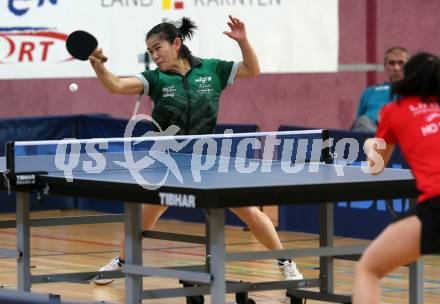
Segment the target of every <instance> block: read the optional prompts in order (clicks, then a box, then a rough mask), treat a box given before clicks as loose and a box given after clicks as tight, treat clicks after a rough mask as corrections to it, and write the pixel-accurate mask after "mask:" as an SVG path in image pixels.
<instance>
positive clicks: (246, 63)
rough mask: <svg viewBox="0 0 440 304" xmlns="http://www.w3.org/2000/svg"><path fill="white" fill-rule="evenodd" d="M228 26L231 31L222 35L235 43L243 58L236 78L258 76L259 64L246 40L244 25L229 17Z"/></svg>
mask: <svg viewBox="0 0 440 304" xmlns="http://www.w3.org/2000/svg"><path fill="white" fill-rule="evenodd" d="M228 25H229V27H230V28H231V31H230V32H228V31H225V32H223V33H224V34H225V35H226V36H228V37H229V38H231V39H233V40H235V41H237V43H238V46H239V47H240V49H241V55H242V57H243V61H242V62H240V65H239V66H238V70H237V78H240V77H253V76H257V75H258V74H260V64H259V63H258V58H257V54H255V51H254V49H253V48H252V46H251V44H250V43H249V40H248V38H247V35H246V27H245V25H244V23H243V22H242V21H240V20H239V19H237V18H235V17H232V16H231V15H229V22H228Z"/></svg>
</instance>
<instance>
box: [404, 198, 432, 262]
mask: <svg viewBox="0 0 440 304" xmlns="http://www.w3.org/2000/svg"><path fill="white" fill-rule="evenodd" d="M412 215H416V216H417V217H418V218H419V219H420V221H421V222H422V235H421V244H420V246H421V248H420V249H421V253H422V254H435V253H440V196H436V197H434V198H431V199H428V200H426V201H424V202H422V203H419V204H417V206H416V207H415V208H413V209H411V210H410V211H408V212H407V213H406V214H404V215H402V216H400V217H398V218H397V220H401V219H404V218H407V217H409V216H412Z"/></svg>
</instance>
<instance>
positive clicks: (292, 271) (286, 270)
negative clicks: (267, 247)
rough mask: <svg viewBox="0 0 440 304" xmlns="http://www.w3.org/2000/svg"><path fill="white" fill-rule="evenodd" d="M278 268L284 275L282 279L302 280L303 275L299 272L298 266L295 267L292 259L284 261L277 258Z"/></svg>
mask: <svg viewBox="0 0 440 304" xmlns="http://www.w3.org/2000/svg"><path fill="white" fill-rule="evenodd" d="M277 265H278V269H279V270H280V271H281V273H282V274H283V276H284V280H302V279H304V278H303V275H302V273H301V272H299V270H298V268H296V264H295V262H294V261H289V260H286V261H284V262H281V261H278V260H277Z"/></svg>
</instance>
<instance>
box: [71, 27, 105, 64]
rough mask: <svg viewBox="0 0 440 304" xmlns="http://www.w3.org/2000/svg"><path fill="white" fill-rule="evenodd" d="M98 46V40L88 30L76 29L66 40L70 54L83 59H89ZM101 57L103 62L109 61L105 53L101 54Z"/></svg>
mask: <svg viewBox="0 0 440 304" xmlns="http://www.w3.org/2000/svg"><path fill="white" fill-rule="evenodd" d="M97 47H98V40H96V38H95V37H94V36H93V35H92V34H90V33H88V32H86V31H74V32H72V33H71V34H70V35H69V36H68V37H67V40H66V48H67V51H68V52H69V54H70V55H72V57H73V58H76V59H79V60H83V61H85V60H88V59H89V56H90V55H92V53H93V52H94V51H95V50H96V48H97ZM99 59H101V62H106V61H107V57H105V56H104V55H102V56H100V58H99Z"/></svg>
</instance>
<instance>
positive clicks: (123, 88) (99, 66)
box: [89, 48, 144, 95]
mask: <svg viewBox="0 0 440 304" xmlns="http://www.w3.org/2000/svg"><path fill="white" fill-rule="evenodd" d="M101 54H102V49H101V48H98V49H97V50H96V51H95V52H93V53H92V55H91V56H90V57H89V61H90V64H91V65H92V68H93V70H94V71H95V73H96V76H97V77H98V79H99V81H100V82H101V83H102V85H103V86H104V87H105V88H106V89H107V91H109V92H111V93H118V94H127V95H136V94H140V93H142V91H143V89H144V85H143V84H142V82H141V81H140V80H139V79H137V78H136V77H118V76H116V75H115V74H113V73H112V72H110V71H109V70H108V69H107V68H106V67H105V65H104V63H103V62H102V61H101V59H100V57H101Z"/></svg>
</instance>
